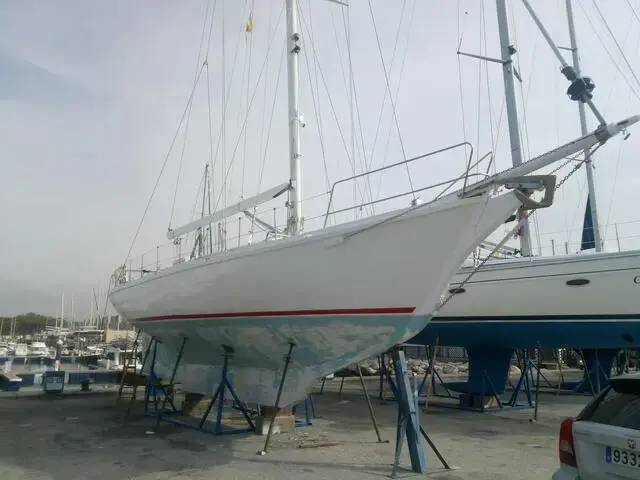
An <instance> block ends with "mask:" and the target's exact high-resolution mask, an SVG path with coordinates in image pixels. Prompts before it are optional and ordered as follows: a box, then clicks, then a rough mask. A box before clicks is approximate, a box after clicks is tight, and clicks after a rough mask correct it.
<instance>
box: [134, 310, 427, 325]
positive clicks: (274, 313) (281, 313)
mask: <svg viewBox="0 0 640 480" xmlns="http://www.w3.org/2000/svg"><path fill="white" fill-rule="evenodd" d="M414 311H415V307H381V308H336V309H326V310H269V311H264V312H227V313H191V314H184V315H161V316H157V317H142V318H136V319H133V320H132V321H133V322H151V321H160V320H197V319H205V318H240V317H242V318H247V317H302V316H314V315H390V314H409V313H413V312H414Z"/></svg>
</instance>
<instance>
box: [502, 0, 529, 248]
mask: <svg viewBox="0 0 640 480" xmlns="http://www.w3.org/2000/svg"><path fill="white" fill-rule="evenodd" d="M496 7H497V13H498V32H499V35H500V52H501V53H500V57H501V60H502V76H503V80H504V95H505V105H506V109H507V119H508V123H509V142H510V144H511V162H512V163H513V166H514V167H517V166H519V165H520V164H522V147H521V142H520V131H519V130H518V109H517V106H516V90H515V82H514V79H513V77H514V71H513V62H512V61H511V55H513V54H514V53H516V50H515V48H513V46H511V44H510V41H509V18H508V16H507V4H506V0H496ZM520 252H521V255H522V256H523V257H528V256H530V255H531V235H530V229H529V222H528V220H525V222H524V223H523V225H522V235H520Z"/></svg>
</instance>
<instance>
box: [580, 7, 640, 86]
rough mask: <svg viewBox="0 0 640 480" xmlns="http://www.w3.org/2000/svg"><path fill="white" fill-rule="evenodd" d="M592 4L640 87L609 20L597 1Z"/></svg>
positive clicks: (638, 80) (639, 80) (639, 84)
mask: <svg viewBox="0 0 640 480" xmlns="http://www.w3.org/2000/svg"><path fill="white" fill-rule="evenodd" d="M591 3H593V6H594V7H595V9H596V11H597V12H598V15H599V16H600V18H601V19H602V23H604V26H605V28H606V29H607V32H609V35H610V36H611V39H612V40H613V43H615V45H616V48H617V49H618V51H619V52H620V55H621V57H622V60H624V63H625V65H626V66H627V67H628V68H629V71H630V72H631V75H632V76H633V78H634V80H635V81H636V83H637V84H638V86H640V79H638V76H637V75H636V72H635V70H634V69H633V67H632V66H631V64H630V63H629V60H628V59H627V56H626V55H625V54H624V50H622V47H621V46H620V43H619V42H618V40H617V39H616V36H615V35H614V33H613V31H612V30H611V27H610V26H609V22H607V19H606V18H604V15H603V14H602V11H601V10H600V7H598V4H597V3H596V2H595V0H591ZM634 13H635V10H634Z"/></svg>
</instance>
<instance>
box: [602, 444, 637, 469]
mask: <svg viewBox="0 0 640 480" xmlns="http://www.w3.org/2000/svg"><path fill="white" fill-rule="evenodd" d="M605 461H606V462H607V463H610V464H612V465H626V466H628V467H636V468H638V469H640V452H632V451H631V450H625V449H624V448H615V447H607V449H606V454H605Z"/></svg>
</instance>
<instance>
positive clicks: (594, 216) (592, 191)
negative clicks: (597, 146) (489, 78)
mask: <svg viewBox="0 0 640 480" xmlns="http://www.w3.org/2000/svg"><path fill="white" fill-rule="evenodd" d="M566 9H567V21H568V23H569V40H570V42H571V56H572V58H573V69H574V70H575V73H576V75H577V76H578V77H580V56H579V55H578V45H577V40H576V29H575V25H574V22H573V5H572V2H571V0H566ZM578 113H579V114H580V130H581V133H582V135H586V134H587V133H588V130H587V117H586V112H585V108H584V103H583V102H578ZM584 158H585V159H586V160H585V165H584V166H585V168H586V170H587V186H588V189H589V193H588V195H589V196H588V198H589V206H590V208H591V221H592V223H593V238H594V240H595V247H596V252H601V251H602V238H601V237H600V224H599V223H598V207H597V205H596V187H595V181H594V178H593V170H594V169H593V163H592V161H591V155H590V153H589V150H585V151H584Z"/></svg>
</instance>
